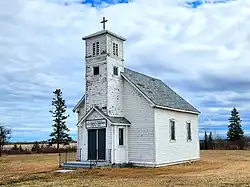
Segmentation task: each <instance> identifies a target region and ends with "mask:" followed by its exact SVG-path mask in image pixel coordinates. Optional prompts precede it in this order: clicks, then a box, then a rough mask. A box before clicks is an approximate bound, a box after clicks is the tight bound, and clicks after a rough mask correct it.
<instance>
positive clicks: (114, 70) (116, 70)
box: [113, 66, 118, 75]
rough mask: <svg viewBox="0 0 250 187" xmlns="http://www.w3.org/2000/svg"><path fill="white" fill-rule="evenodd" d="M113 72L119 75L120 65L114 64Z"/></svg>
mask: <svg viewBox="0 0 250 187" xmlns="http://www.w3.org/2000/svg"><path fill="white" fill-rule="evenodd" d="M113 73H114V75H118V67H116V66H114V68H113Z"/></svg>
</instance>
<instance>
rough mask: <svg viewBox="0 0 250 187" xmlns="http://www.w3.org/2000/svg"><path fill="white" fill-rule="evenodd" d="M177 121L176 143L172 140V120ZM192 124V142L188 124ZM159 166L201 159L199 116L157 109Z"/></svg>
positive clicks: (157, 157) (156, 132)
mask: <svg viewBox="0 0 250 187" xmlns="http://www.w3.org/2000/svg"><path fill="white" fill-rule="evenodd" d="M172 118H173V119H174V120H175V137H176V141H173V140H170V137H171V136H170V132H171V131H170V122H169V120H170V119H172ZM187 121H189V122H191V136H192V140H191V141H189V140H187V126H186V122H187ZM155 140H156V162H157V164H164V163H174V162H182V161H183V160H190V159H192V160H193V159H194V160H195V159H197V158H199V157H200V148H199V128H198V115H195V114H188V113H181V112H176V111H170V110H164V109H159V108H155Z"/></svg>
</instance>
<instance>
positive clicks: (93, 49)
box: [92, 43, 95, 56]
mask: <svg viewBox="0 0 250 187" xmlns="http://www.w3.org/2000/svg"><path fill="white" fill-rule="evenodd" d="M92 51H93V56H95V43H93V48H92Z"/></svg>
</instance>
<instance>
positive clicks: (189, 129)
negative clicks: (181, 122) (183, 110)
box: [187, 122, 192, 140]
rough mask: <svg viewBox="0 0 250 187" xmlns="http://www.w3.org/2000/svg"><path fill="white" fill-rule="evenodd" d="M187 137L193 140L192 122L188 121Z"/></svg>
mask: <svg viewBox="0 0 250 187" xmlns="http://www.w3.org/2000/svg"><path fill="white" fill-rule="evenodd" d="M187 139H188V140H192V136H191V123H189V122H188V123H187Z"/></svg>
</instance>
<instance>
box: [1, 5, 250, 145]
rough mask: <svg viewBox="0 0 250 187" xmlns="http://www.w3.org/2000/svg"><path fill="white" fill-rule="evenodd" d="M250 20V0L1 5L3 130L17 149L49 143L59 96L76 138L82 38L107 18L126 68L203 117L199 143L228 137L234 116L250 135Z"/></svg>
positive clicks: (82, 66)
mask: <svg viewBox="0 0 250 187" xmlns="http://www.w3.org/2000/svg"><path fill="white" fill-rule="evenodd" d="M249 12H250V2H249V1H248V0H241V1H227V2H226V3H224V2H223V3H222V2H221V1H218V0H210V1H208V0H207V1H185V0H177V1H176V0H169V1H163V0H154V1H152V0H133V1H119V0H113V1H111V0H109V1H106V2H105V1H101V0H96V1H89V0H88V1H82V0H8V1H0V28H1V30H0V64H1V69H0V96H1V97H0V123H1V124H4V125H6V126H8V127H10V128H11V129H12V132H13V134H12V139H11V140H12V141H29V140H31V141H33V140H44V139H47V138H48V137H49V134H50V132H51V130H52V127H51V125H52V118H51V114H50V113H49V110H50V105H51V98H52V96H53V95H52V92H53V90H54V89H56V88H61V89H62V91H63V96H64V98H65V100H66V104H67V106H68V114H70V118H69V119H68V123H67V124H68V126H69V128H70V130H71V135H72V136H73V137H74V138H75V135H76V126H75V123H76V115H75V114H74V113H72V108H73V106H74V105H75V104H76V103H77V101H78V100H79V99H80V98H81V96H82V95H83V94H84V51H85V49H84V48H85V46H84V42H83V41H82V40H81V38H82V37H83V36H85V35H88V34H90V33H93V32H96V31H98V30H100V29H101V28H102V27H101V25H100V23H99V22H100V21H101V19H102V17H103V16H105V17H106V18H107V19H108V20H109V22H108V23H107V28H108V29H109V30H111V31H113V32H116V33H118V34H119V35H122V36H124V37H125V38H127V41H126V43H125V66H126V67H128V68H130V69H134V70H137V71H140V72H142V73H145V74H148V75H151V76H154V77H157V78H160V79H162V80H163V81H164V82H165V83H166V84H167V85H169V86H170V87H171V88H173V89H174V90H175V91H176V92H177V93H179V94H180V95H181V96H182V97H184V98H185V99H186V100H187V101H190V102H191V103H192V104H193V105H194V106H195V107H197V108H198V109H199V110H200V111H201V112H202V113H201V116H200V135H202V134H203V133H204V130H209V131H212V132H213V133H214V134H216V135H220V136H223V135H225V134H226V130H227V125H228V121H227V119H228V117H229V114H230V111H231V109H232V108H233V107H236V108H237V109H238V110H239V112H240V115H241V118H242V121H243V122H242V125H243V128H244V130H245V133H246V134H249V130H250V128H249V125H248V124H249V121H250V120H249V116H250V105H249V103H250V102H249V100H250V99H249V98H250V87H249V85H250V74H249V68H250V63H249V58H250V53H249V49H250V14H249Z"/></svg>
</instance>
